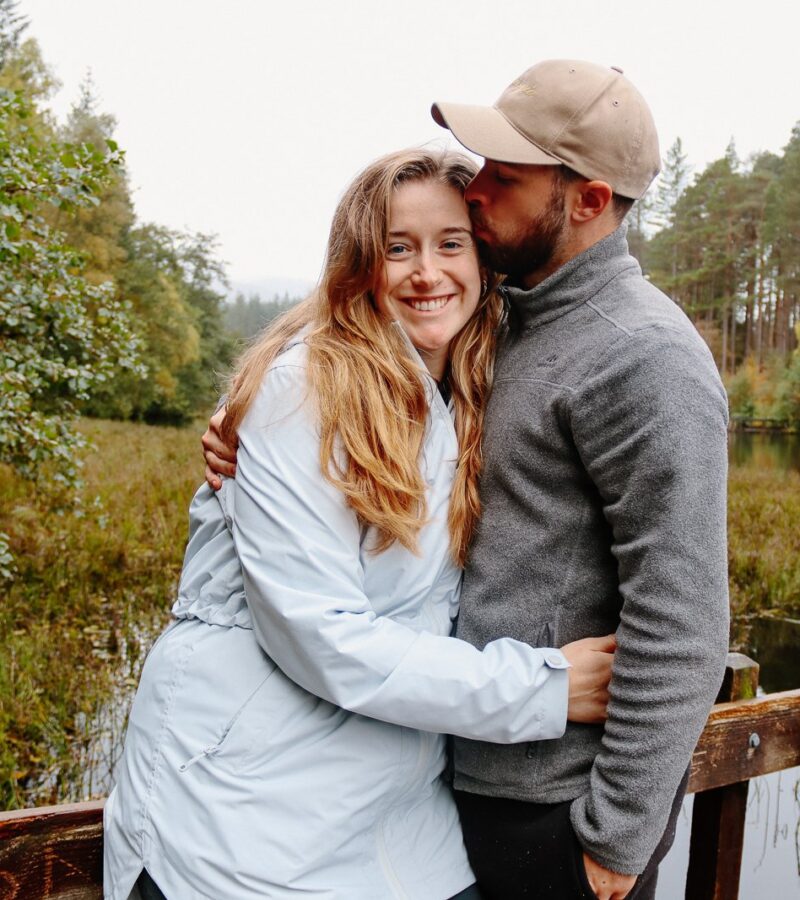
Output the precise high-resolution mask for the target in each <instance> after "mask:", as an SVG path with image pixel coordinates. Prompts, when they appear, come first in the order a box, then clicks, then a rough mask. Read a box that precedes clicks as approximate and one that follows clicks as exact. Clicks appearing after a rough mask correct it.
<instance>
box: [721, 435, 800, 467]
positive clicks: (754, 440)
mask: <svg viewBox="0 0 800 900" xmlns="http://www.w3.org/2000/svg"><path fill="white" fill-rule="evenodd" d="M728 460H729V461H730V464H731V465H732V466H744V467H747V466H752V467H753V468H757V469H776V470H777V471H779V472H787V471H789V470H794V471H796V472H800V434H781V433H779V432H776V433H772V432H756V433H753V432H746V431H732V432H731V433H730V435H729V438H728Z"/></svg>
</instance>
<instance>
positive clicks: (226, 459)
mask: <svg viewBox="0 0 800 900" xmlns="http://www.w3.org/2000/svg"><path fill="white" fill-rule="evenodd" d="M225 412H226V409H225V406H224V405H223V406H221V407H220V408H219V409H218V410H217V411H216V412H215V413H214V415H213V416H212V417H211V418H210V419H209V422H208V428H207V429H206V431H205V434H204V435H203V437H202V438H201V439H200V440H201V442H202V444H203V456H204V457H205V460H206V481H207V482H208V486H209V487H210V488H212V489H213V490H215V491H218V490H219V489H220V488H221V487H222V479H221V478H220V477H219V476H220V475H227V476H228V477H230V478H234V477H235V476H236V448H237V447H238V446H239V442H238V441H237V442H236V443H235V444H234V445H233V446H232V447H231V446H229V445H228V444H226V443H225V441H223V440H222V435H221V433H220V428H221V427H222V422H223V420H224V419H225Z"/></svg>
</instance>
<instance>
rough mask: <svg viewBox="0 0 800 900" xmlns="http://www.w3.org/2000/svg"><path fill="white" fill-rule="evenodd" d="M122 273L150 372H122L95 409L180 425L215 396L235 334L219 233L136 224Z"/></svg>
mask: <svg viewBox="0 0 800 900" xmlns="http://www.w3.org/2000/svg"><path fill="white" fill-rule="evenodd" d="M125 250H126V254H127V260H126V262H125V264H124V265H122V266H121V267H120V269H119V271H118V273H117V276H116V284H117V289H118V291H119V295H120V296H121V297H123V298H124V299H125V301H126V302H127V303H129V304H130V306H131V309H132V311H133V316H134V322H135V326H134V327H135V329H136V332H137V335H138V337H139V340H140V342H141V344H142V347H143V355H144V358H145V359H146V361H147V369H148V371H147V374H146V376H145V377H143V378H141V377H135V378H134V377H132V376H131V375H130V374H128V373H125V372H121V373H120V374H119V376H118V377H117V378H114V379H112V380H110V381H108V382H107V383H105V384H103V385H102V386H100V387H99V389H98V390H96V391H95V392H94V393H93V396H92V399H91V401H90V403H89V404H88V405H87V407H86V409H87V412H89V413H90V414H91V415H99V416H106V417H109V416H110V417H115V418H132V419H139V420H143V421H146V422H151V423H167V422H168V423H172V424H182V423H186V422H188V421H190V420H191V419H192V418H193V417H194V416H195V415H196V414H197V413H198V412H202V411H205V410H206V409H207V408H208V406H209V405H211V404H212V403H213V401H214V398H215V396H216V391H217V385H216V383H215V379H216V376H217V375H219V374H220V373H221V372H222V371H223V370H224V369H225V368H226V367H227V366H228V365H229V363H230V359H231V356H232V353H233V341H232V339H231V336H230V335H229V333H228V331H227V330H226V328H225V326H224V322H223V320H222V306H223V300H224V297H223V295H222V294H221V293H220V292H219V290H218V289H217V287H216V285H217V284H220V285H224V283H225V282H224V280H225V273H224V267H223V265H222V263H221V262H220V261H219V259H218V257H217V248H216V242H215V239H214V238H212V237H210V236H208V235H203V234H189V233H181V232H175V231H170V230H169V229H167V228H162V227H159V226H157V225H141V226H138V227H136V228H133V229H131V230H130V231H129V232H128V234H127V235H126V238H125Z"/></svg>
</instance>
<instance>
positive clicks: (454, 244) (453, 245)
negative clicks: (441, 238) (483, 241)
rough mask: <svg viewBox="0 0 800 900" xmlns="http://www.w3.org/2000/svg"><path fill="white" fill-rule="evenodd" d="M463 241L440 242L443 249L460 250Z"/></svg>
mask: <svg viewBox="0 0 800 900" xmlns="http://www.w3.org/2000/svg"><path fill="white" fill-rule="evenodd" d="M463 246H464V245H463V243H461V241H445V242H444V243H443V244H442V249H443V250H461V249H462V247H463Z"/></svg>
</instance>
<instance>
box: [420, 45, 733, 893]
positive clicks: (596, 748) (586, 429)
mask: <svg viewBox="0 0 800 900" xmlns="http://www.w3.org/2000/svg"><path fill="white" fill-rule="evenodd" d="M432 112H433V116H434V118H435V119H436V121H437V122H438V123H439V124H440V125H444V126H445V127H447V128H449V129H450V130H451V132H452V133H453V135H454V136H455V137H456V138H457V139H458V140H459V141H460V142H461V143H462V144H463V145H464V146H466V147H467V148H468V149H469V150H472V151H473V152H475V153H478V154H480V155H481V156H483V157H485V159H486V162H485V164H484V166H483V168H482V169H481V171H480V173H479V174H478V176H477V177H476V178H475V180H474V181H473V182H472V184H471V185H470V187H469V188H468V190H467V195H466V196H467V202H468V203H469V205H470V208H471V216H472V221H473V225H474V229H475V236H476V238H477V240H478V241H479V243H480V246H481V251H482V255H483V257H484V259H486V260H487V262H489V264H490V265H492V266H494V267H495V268H496V269H498V270H499V271H501V272H505V273H507V275H508V280H507V282H506V284H507V285H508V288H507V297H508V301H509V310H510V315H509V330H508V335H507V337H506V339H505V341H504V344H503V346H502V347H501V350H500V354H499V357H498V362H497V367H496V374H495V381H494V387H493V391H492V397H491V401H490V404H489V409H488V412H487V419H486V425H485V439H484V440H485V463H484V474H483V478H482V483H481V495H482V500H483V504H484V507H483V509H484V512H483V515H482V519H481V524H480V528H479V531H478V534H477V536H476V540H475V543H474V548H473V551H472V554H471V558H470V563H469V565H468V568H467V571H466V573H465V582H464V590H463V594H462V606H461V613H460V618H459V625H458V635H459V636H460V637H461V638H463V639H465V640H468V641H470V642H472V643H474V644H475V645H476V646H479V647H482V646H483V645H485V644H486V643H488V642H489V641H491V640H493V639H495V638H497V637H499V636H500V635H510V636H512V637H515V638H518V639H519V640H523V641H528V642H529V643H533V644H539V645H547V646H551V645H554V646H559V645H562V644H565V643H567V642H569V641H572V640H575V639H576V638H579V637H583V636H585V635H587V634H603V633H605V632H609V631H616V633H617V651H616V658H615V662H614V672H613V678H612V682H611V690H610V702H609V706H608V720H607V723H606V725H605V728H604V729H603V728H602V727H599V726H598V727H592V726H586V725H580V724H578V725H576V724H572V723H569V724H568V726H567V732H566V734H565V736H564V738H562V739H561V740H559V741H547V742H540V743H538V744H536V745H531V746H529V747H524V746H519V745H512V746H506V747H502V746H498V745H489V744H479V743H475V742H470V741H465V740H458V739H457V740H456V741H455V744H454V763H455V784H454V786H455V789H456V794H457V798H458V803H459V810H460V813H461V817H462V825H463V827H464V835H465V841H466V845H467V849H468V852H469V854H470V861H471V862H472V864H473V868H474V869H475V873H476V875H477V877H478V882H479V884H480V885H481V888H482V890H483V891H484V893H485V895H486V896H487V898H492V897H498V898H504V900H507V898H512V897H517V896H536V897H565V898H566V897H573V896H575V897H580V896H589V897H591V896H592V894H591V893H585V892H586V889H587V888H591V890H592V891H594V893H595V894H596V895H597V896H598V897H600V898H601V900H618V898H622V897H625V896H629V897H631V898H633V897H635V898H637V900H642V898H651V897H653V896H654V895H655V881H656V874H657V865H658V861H659V859H660V858H661V857H662V856H663V855H664V853H666V850H667V849H668V848H669V845H670V844H671V842H672V838H673V835H674V821H675V817H676V815H677V812H678V806H679V802H680V798H681V797H682V794H683V791H684V788H685V777H684V776H685V772H686V770H687V766H688V764H689V760H690V757H691V754H692V751H693V749H694V746H695V744H696V742H697V738H698V736H699V734H700V732H701V730H702V727H703V724H704V722H705V720H706V717H707V714H708V711H709V708H710V706H711V704H712V703H713V701H714V697H715V695H716V692H717V689H718V686H719V683H720V679H721V676H722V672H723V668H724V661H725V655H726V651H727V640H728V598H727V562H726V537H725V515H726V493H725V488H726V460H727V444H726V426H727V405H726V401H725V394H724V391H723V388H722V385H721V383H720V380H719V377H718V374H717V371H716V367H715V366H714V362H713V359H712V357H711V354H710V353H709V352H708V349H707V347H706V346H705V344H704V343H703V342H702V341H701V339H700V338H699V336H698V335H697V333H696V331H695V330H694V328H693V327H692V325H691V324H690V323H689V321H688V319H686V317H685V316H684V315H683V313H682V312H681V311H680V310H679V309H678V308H677V306H676V305H675V304H674V303H672V301H671V300H669V298H667V297H665V296H664V295H663V294H662V293H661V292H660V291H658V290H657V289H656V288H655V287H653V286H652V285H650V284H649V283H648V282H647V281H646V280H645V279H644V278H643V277H642V274H641V270H640V268H639V266H638V264H637V263H636V261H635V260H634V259H633V258H632V257H630V256H629V255H628V249H627V244H626V241H625V226H624V225H621V221H622V219H623V217H624V215H625V213H626V212H627V210H628V209H629V208H630V206H631V205H632V203H633V201H634V200H635V199H637V198H639V197H641V196H642V195H643V194H644V192H645V191H646V190H647V187H648V185H649V184H650V182H651V181H652V179H653V178H654V177H655V175H656V174H657V172H658V168H659V154H658V140H657V135H656V130H655V126H654V124H653V120H652V117H651V115H650V111H649V109H648V107H647V105H646V103H645V101H644V100H643V98H642V97H641V95H640V94H639V93H638V92H637V91H636V89H635V88H634V87H633V85H631V84H630V82H629V81H627V79H625V77H624V76H623V74H622V72H621V71H620V70H618V69H607V68H604V67H602V66H596V65H592V64H589V63H584V62H577V61H570V60H551V61H547V62H542V63H539V64H538V65H536V66H533V67H532V68H531V69H528V70H527V71H526V72H525V73H524V74H523V75H522V76H521V77H520V78H519V79H517V80H516V81H514V82H513V83H512V84H511V85H510V86H509V88H508V89H507V90H506V91H505V92H504V93H503V95H502V96H501V97H500V99H499V100H498V102H497V104H496V105H495V107H493V108H480V107H470V106H462V105H456V104H445V103H440V104H435V105H434V107H433V110H432ZM576 838H577V842H576ZM570 847H573V848H574V849H575V851H576V853H575V858H574V859H570V856H569V848H570ZM637 875H638V876H640V877H639V878H638V880H637V877H636V876H637ZM582 891H583V892H584V893H582Z"/></svg>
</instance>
